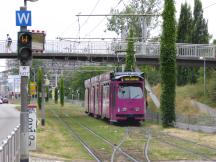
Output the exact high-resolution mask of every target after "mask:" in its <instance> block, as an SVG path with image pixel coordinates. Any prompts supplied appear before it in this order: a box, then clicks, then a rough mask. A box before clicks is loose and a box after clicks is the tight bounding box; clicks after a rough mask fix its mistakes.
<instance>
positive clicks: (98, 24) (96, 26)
mask: <svg viewBox="0 0 216 162" xmlns="http://www.w3.org/2000/svg"><path fill="white" fill-rule="evenodd" d="M122 1H123V0H120V1H119V2H118V3H117V5H116V6H115V7H114V9H116V8H117V7H118V6H119V5H120V3H121V2H122ZM105 18H106V16H105V17H104V18H103V19H101V21H100V22H99V23H97V24H96V25H95V26H94V27H93V28H92V29H91V30H90V32H89V33H87V34H85V36H84V37H86V36H87V35H90V34H91V33H92V32H93V31H95V30H96V29H97V28H98V27H99V26H100V25H101V23H102V22H103V21H104V20H105Z"/></svg>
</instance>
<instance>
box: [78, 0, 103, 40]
mask: <svg viewBox="0 0 216 162" xmlns="http://www.w3.org/2000/svg"><path fill="white" fill-rule="evenodd" d="M99 2H100V0H98V1H97V2H96V4H95V5H94V7H93V9H92V10H91V12H90V14H92V13H93V12H94V10H95V9H96V7H97V5H98V4H99ZM89 18H90V17H89V16H88V17H87V19H86V20H85V21H84V23H83V24H82V25H80V21H79V17H78V34H77V35H79V36H80V31H81V28H82V27H83V26H84V25H85V24H86V23H87V22H88V20H89Z"/></svg>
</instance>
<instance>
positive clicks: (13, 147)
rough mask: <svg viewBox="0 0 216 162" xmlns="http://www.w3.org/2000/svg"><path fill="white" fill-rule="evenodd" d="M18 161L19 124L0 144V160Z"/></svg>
mask: <svg viewBox="0 0 216 162" xmlns="http://www.w3.org/2000/svg"><path fill="white" fill-rule="evenodd" d="M19 161H20V125H19V126H17V127H16V128H14V130H13V131H12V132H11V134H10V135H9V136H8V137H7V138H6V139H5V140H4V141H3V142H2V144H0V162H19Z"/></svg>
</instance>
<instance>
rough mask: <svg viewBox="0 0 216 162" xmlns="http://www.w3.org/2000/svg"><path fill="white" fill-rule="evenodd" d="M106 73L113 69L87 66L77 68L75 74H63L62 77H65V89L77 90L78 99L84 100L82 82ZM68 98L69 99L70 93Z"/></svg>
mask: <svg viewBox="0 0 216 162" xmlns="http://www.w3.org/2000/svg"><path fill="white" fill-rule="evenodd" d="M108 71H113V67H94V66H88V67H81V68H79V69H78V70H77V71H76V72H65V73H64V76H67V77H65V78H64V79H65V82H64V83H65V87H67V88H70V89H71V90H73V91H76V90H77V89H79V92H80V96H79V97H80V99H81V100H83V99H84V92H85V87H84V81H85V80H87V79H89V78H91V77H94V76H96V75H99V74H102V73H105V72H108ZM68 94H70V98H71V93H68Z"/></svg>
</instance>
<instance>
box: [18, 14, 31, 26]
mask: <svg viewBox="0 0 216 162" xmlns="http://www.w3.org/2000/svg"><path fill="white" fill-rule="evenodd" d="M31 25H32V21H31V11H16V26H31Z"/></svg>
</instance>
